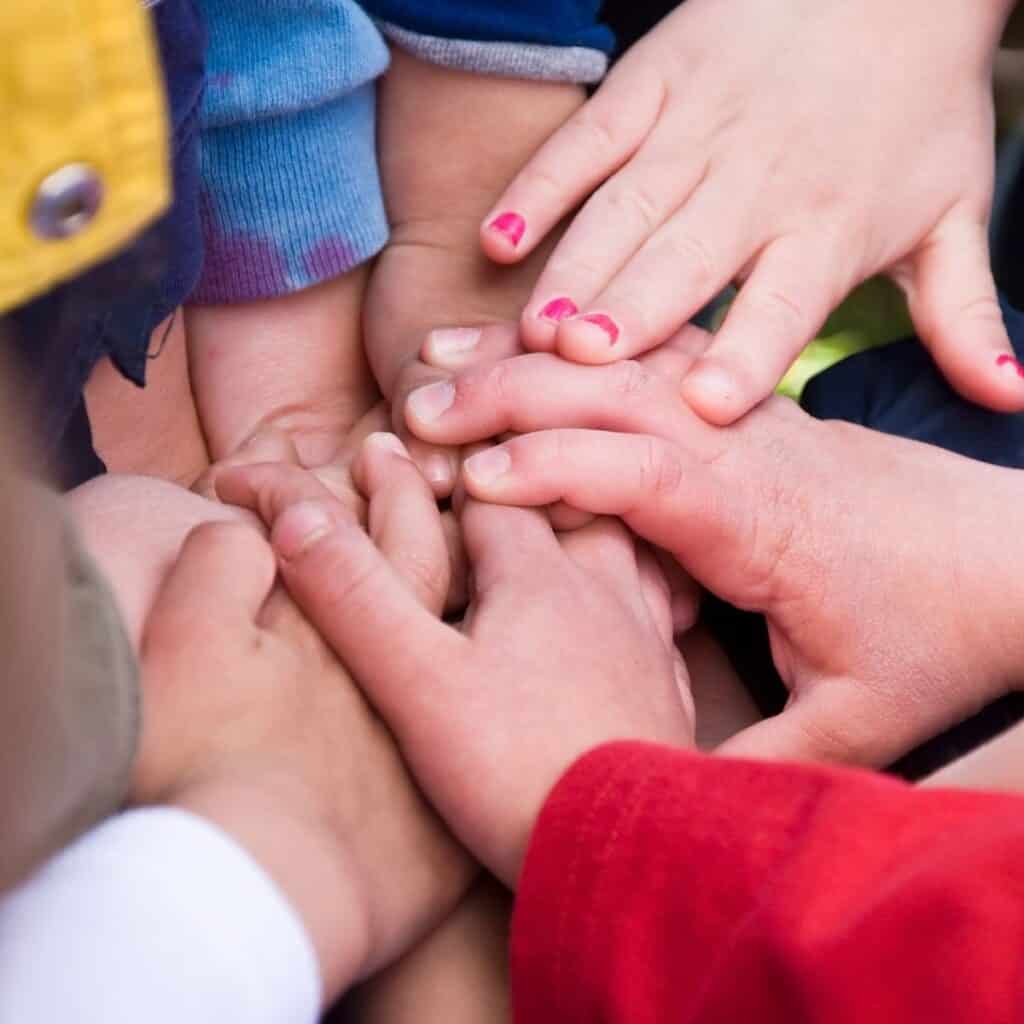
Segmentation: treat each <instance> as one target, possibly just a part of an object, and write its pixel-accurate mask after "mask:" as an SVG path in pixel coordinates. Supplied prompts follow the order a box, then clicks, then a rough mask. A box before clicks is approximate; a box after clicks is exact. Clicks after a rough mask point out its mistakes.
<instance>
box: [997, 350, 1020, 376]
mask: <svg viewBox="0 0 1024 1024" xmlns="http://www.w3.org/2000/svg"><path fill="white" fill-rule="evenodd" d="M996 366H1012V367H1013V368H1014V369H1015V370H1016V371H1017V376H1018V377H1024V366H1022V365H1021V362H1020V360H1019V359H1017V358H1016V357H1015V356H1011V355H1010V354H1009V353H1007V352H1004V353H1003V354H1002V355H1001V356H999V358H998V359H996Z"/></svg>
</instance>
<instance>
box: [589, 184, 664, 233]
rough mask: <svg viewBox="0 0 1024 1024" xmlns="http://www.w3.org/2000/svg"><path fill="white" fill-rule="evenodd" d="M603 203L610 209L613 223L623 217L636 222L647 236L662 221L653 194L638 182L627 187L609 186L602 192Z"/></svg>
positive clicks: (657, 203) (660, 207)
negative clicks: (613, 218)
mask: <svg viewBox="0 0 1024 1024" xmlns="http://www.w3.org/2000/svg"><path fill="white" fill-rule="evenodd" d="M602 198H603V201H604V204H605V206H606V207H608V208H610V214H609V215H610V216H614V217H615V223H619V222H621V220H622V215H625V216H627V217H629V218H631V219H632V220H635V221H637V222H638V223H639V224H640V226H641V228H643V229H644V231H645V232H646V233H647V234H650V233H651V232H653V231H654V230H655V229H656V228H657V227H658V226H659V225H660V224H661V222H662V220H663V212H662V206H661V203H659V202H658V200H657V199H656V198H655V195H654V193H653V192H652V191H651V190H650V189H649V188H647V187H646V186H645V185H643V184H641V183H640V182H633V183H631V184H629V185H610V186H609V187H608V188H607V189H606V190H604V195H603V197H602Z"/></svg>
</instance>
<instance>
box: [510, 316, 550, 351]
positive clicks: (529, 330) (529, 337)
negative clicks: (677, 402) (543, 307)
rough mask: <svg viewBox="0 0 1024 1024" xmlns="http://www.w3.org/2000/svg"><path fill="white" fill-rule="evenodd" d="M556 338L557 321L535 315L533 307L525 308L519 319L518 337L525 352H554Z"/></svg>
mask: <svg viewBox="0 0 1024 1024" xmlns="http://www.w3.org/2000/svg"><path fill="white" fill-rule="evenodd" d="M557 336H558V321H556V320H549V319H546V318H545V317H540V316H538V315H537V310H536V308H534V307H533V306H527V307H526V310H525V311H524V313H523V315H522V316H521V317H520V318H519V337H520V339H521V341H522V343H523V348H525V349H526V350H527V352H554V350H555V338H556V337H557Z"/></svg>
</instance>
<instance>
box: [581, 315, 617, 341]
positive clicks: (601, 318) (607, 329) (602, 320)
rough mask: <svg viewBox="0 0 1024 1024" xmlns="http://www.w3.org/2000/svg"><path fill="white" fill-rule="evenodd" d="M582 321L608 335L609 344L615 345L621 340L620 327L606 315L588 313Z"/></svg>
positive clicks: (582, 317)
mask: <svg viewBox="0 0 1024 1024" xmlns="http://www.w3.org/2000/svg"><path fill="white" fill-rule="evenodd" d="M580 319H581V320H582V321H583V322H584V323H588V324H593V325H594V326H595V327H599V328H600V329H601V330H602V331H604V333H605V334H607V335H608V344H609V345H614V344H615V342H617V341H618V340H619V325H618V324H617V323H616V322H615V321H614V320H613V319H612V318H611V317H610V316H608V315H607V314H605V313H587V314H585V315H584V316H581V317H580Z"/></svg>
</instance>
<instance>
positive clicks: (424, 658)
mask: <svg viewBox="0 0 1024 1024" xmlns="http://www.w3.org/2000/svg"><path fill="white" fill-rule="evenodd" d="M272 540H273V544H274V549H275V551H276V552H277V554H278V559H279V566H280V572H281V575H282V577H283V579H284V581H285V584H286V585H287V587H288V590H289V592H290V593H291V595H292V597H293V598H294V599H295V601H296V603H297V604H298V605H299V607H300V608H302V610H303V611H304V612H305V614H306V617H307V618H308V619H309V620H310V622H312V623H313V625H314V626H316V628H317V629H318V630H319V631H320V634H321V635H322V636H323V638H324V639H325V640H326V641H327V643H328V644H329V645H330V646H331V647H332V648H333V649H334V651H335V652H336V653H337V655H338V656H339V657H340V658H341V659H342V661H344V663H345V665H346V666H347V667H348V668H349V669H350V671H351V672H352V674H353V675H354V676H355V678H357V679H358V680H359V682H360V685H361V687H362V689H363V690H364V692H365V693H366V695H367V696H368V697H369V698H370V700H371V701H372V702H373V703H374V704H375V705H376V707H377V708H378V710H379V711H380V712H381V714H382V715H383V716H384V717H385V718H386V719H387V720H388V722H389V723H390V724H392V725H393V726H395V727H396V728H400V727H401V726H402V725H403V724H404V723H407V722H408V718H409V715H410V714H411V713H412V712H413V709H414V708H415V706H416V705H417V703H418V699H417V695H416V694H415V693H414V692H412V688H413V687H414V685H415V684H416V683H419V682H422V681H423V671H424V666H430V667H431V668H433V669H436V670H437V672H438V673H440V674H441V675H442V676H443V677H445V678H448V674H447V673H446V669H450V668H451V666H452V663H453V661H454V659H455V658H457V657H458V655H459V651H460V650H461V645H462V643H463V638H462V637H460V636H459V635H458V634H457V633H455V632H454V631H453V630H451V629H449V628H448V627H447V626H445V625H444V624H443V623H442V622H440V621H439V620H438V619H437V618H436V617H435V616H433V615H431V613H430V612H429V611H428V610H427V609H426V608H424V607H423V605H422V603H421V602H420V600H419V599H418V598H417V597H416V595H415V594H413V593H412V591H411V590H410V588H409V586H408V585H407V584H406V583H405V581H404V580H402V579H401V578H400V576H399V575H398V573H397V572H396V571H395V570H394V569H393V568H392V567H391V565H390V564H389V563H388V562H387V560H386V559H385V557H384V555H383V554H381V552H380V551H378V550H377V548H376V546H375V545H374V544H373V541H371V540H370V538H369V537H368V536H367V535H366V533H364V532H363V530H361V529H360V528H359V527H358V526H357V525H355V524H354V523H351V522H338V521H337V520H336V519H335V518H334V516H333V513H332V509H331V508H330V506H329V505H328V504H326V503H324V502H321V501H309V502H302V503H300V504H298V505H291V506H289V507H288V508H287V509H285V510H284V512H283V513H282V514H281V517H280V518H279V519H278V520H277V522H276V523H275V524H274V529H273V532H272Z"/></svg>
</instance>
